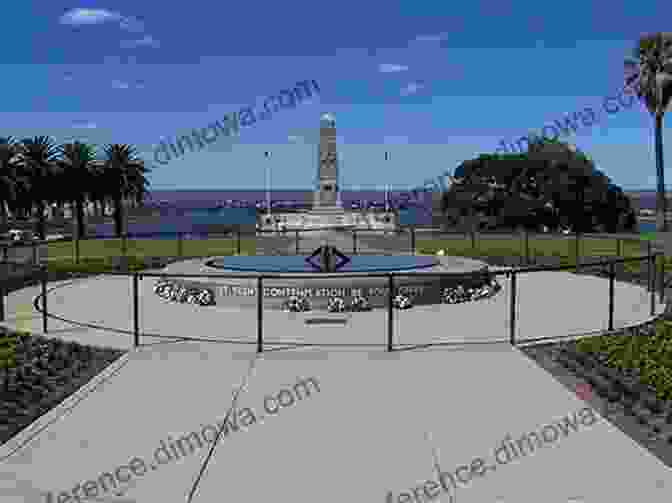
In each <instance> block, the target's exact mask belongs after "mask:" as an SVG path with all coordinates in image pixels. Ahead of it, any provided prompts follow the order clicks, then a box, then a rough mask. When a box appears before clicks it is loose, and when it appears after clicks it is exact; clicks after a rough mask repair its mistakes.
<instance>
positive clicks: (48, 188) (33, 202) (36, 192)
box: [19, 136, 63, 240]
mask: <svg viewBox="0 0 672 503" xmlns="http://www.w3.org/2000/svg"><path fill="white" fill-rule="evenodd" d="M58 152H59V149H58V147H57V146H56V145H55V144H54V142H53V140H52V139H51V138H49V137H48V136H35V137H34V138H26V139H24V140H23V141H22V142H21V144H20V146H19V163H20V166H21V170H22V171H23V173H24V175H25V176H26V177H27V179H28V184H29V186H28V193H27V196H28V201H27V202H26V203H27V204H30V206H31V207H33V206H34V207H35V208H36V209H37V234H38V236H39V237H40V239H42V240H44V239H45V238H46V215H45V211H46V208H47V204H48V203H50V202H52V201H56V200H58V197H59V196H58V191H62V190H63V187H62V186H60V185H59V184H58V182H57V180H56V176H55V174H56V161H57V159H58Z"/></svg>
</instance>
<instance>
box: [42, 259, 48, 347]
mask: <svg viewBox="0 0 672 503" xmlns="http://www.w3.org/2000/svg"><path fill="white" fill-rule="evenodd" d="M40 269H41V272H42V275H41V276H42V331H43V332H44V333H45V334H46V333H47V279H48V277H47V266H46V265H44V266H40Z"/></svg>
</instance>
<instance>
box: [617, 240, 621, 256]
mask: <svg viewBox="0 0 672 503" xmlns="http://www.w3.org/2000/svg"><path fill="white" fill-rule="evenodd" d="M616 256H617V257H620V256H621V240H620V239H619V238H616Z"/></svg>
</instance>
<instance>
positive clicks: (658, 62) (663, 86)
mask: <svg viewBox="0 0 672 503" xmlns="http://www.w3.org/2000/svg"><path fill="white" fill-rule="evenodd" d="M625 71H626V76H625V85H626V88H627V87H632V88H633V89H634V91H635V93H636V94H637V97H638V98H639V99H640V100H641V101H643V102H644V105H645V106H646V108H647V110H648V111H649V113H650V114H651V115H652V116H653V117H654V118H655V149H656V178H657V190H656V192H657V194H656V195H657V197H656V229H657V230H658V231H661V232H664V231H667V222H666V221H665V216H666V215H665V213H666V210H667V208H666V206H667V201H666V199H665V170H664V165H663V116H664V115H665V110H666V109H667V106H668V104H669V103H670V98H672V33H656V34H653V35H645V36H643V37H641V38H640V39H639V42H638V44H637V46H636V47H635V48H634V50H633V57H632V58H628V59H626V60H625Z"/></svg>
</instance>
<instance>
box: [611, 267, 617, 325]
mask: <svg viewBox="0 0 672 503" xmlns="http://www.w3.org/2000/svg"><path fill="white" fill-rule="evenodd" d="M615 278H616V272H615V271H614V263H613V262H609V331H610V332H611V331H613V330H614V279H615Z"/></svg>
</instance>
